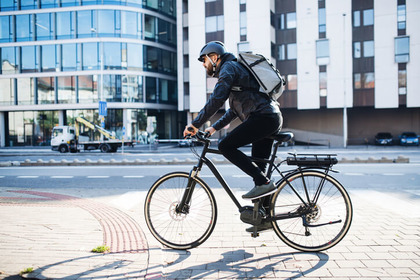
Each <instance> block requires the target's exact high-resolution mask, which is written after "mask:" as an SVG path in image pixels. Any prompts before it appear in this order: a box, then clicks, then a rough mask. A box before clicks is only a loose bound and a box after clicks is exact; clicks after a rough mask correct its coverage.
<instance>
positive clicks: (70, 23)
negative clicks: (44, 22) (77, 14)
mask: <svg viewBox="0 0 420 280" xmlns="http://www.w3.org/2000/svg"><path fill="white" fill-rule="evenodd" d="M56 21H57V25H56V32H57V39H70V38H73V37H74V30H75V27H74V12H62V13H56Z"/></svg>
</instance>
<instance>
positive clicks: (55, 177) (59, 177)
mask: <svg viewBox="0 0 420 280" xmlns="http://www.w3.org/2000/svg"><path fill="white" fill-rule="evenodd" d="M50 178H52V179H71V178H74V176H51V177H50Z"/></svg>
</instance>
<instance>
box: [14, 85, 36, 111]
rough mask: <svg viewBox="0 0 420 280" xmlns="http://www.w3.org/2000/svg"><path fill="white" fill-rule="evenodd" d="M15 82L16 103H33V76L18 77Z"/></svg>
mask: <svg viewBox="0 0 420 280" xmlns="http://www.w3.org/2000/svg"><path fill="white" fill-rule="evenodd" d="M17 84H18V91H17V96H18V105H29V104H34V103H35V97H34V78H18V79H17Z"/></svg>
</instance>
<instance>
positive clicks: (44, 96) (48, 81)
mask: <svg viewBox="0 0 420 280" xmlns="http://www.w3.org/2000/svg"><path fill="white" fill-rule="evenodd" d="M37 80H38V104H54V103H55V92H54V78H53V77H39V78H38V79H37Z"/></svg>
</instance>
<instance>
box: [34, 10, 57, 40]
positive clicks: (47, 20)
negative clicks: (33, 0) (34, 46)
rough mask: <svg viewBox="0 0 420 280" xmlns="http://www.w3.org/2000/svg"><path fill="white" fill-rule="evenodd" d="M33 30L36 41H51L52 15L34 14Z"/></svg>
mask: <svg viewBox="0 0 420 280" xmlns="http://www.w3.org/2000/svg"><path fill="white" fill-rule="evenodd" d="M35 28H36V39H37V40H51V39H53V29H52V14H36V22H35Z"/></svg>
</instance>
